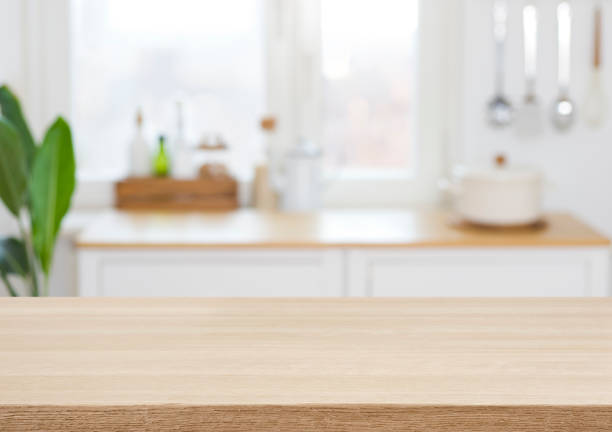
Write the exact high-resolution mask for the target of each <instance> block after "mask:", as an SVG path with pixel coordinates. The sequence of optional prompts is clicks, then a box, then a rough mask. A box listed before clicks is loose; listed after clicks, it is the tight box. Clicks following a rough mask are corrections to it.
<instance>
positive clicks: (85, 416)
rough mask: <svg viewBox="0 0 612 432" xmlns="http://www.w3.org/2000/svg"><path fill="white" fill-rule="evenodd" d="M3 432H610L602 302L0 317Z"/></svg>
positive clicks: (359, 302) (256, 306)
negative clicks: (166, 431)
mask: <svg viewBox="0 0 612 432" xmlns="http://www.w3.org/2000/svg"><path fill="white" fill-rule="evenodd" d="M0 429H1V430H2V431H3V432H7V431H34V430H36V431H39V430H44V431H48V432H54V431H62V432H72V431H79V432H82V431H85V430H86V431H105V432H109V431H131V430H155V431H157V430H181V431H196V430H198V431H249V432H257V431H313V432H314V431H326V430H331V431H334V432H338V431H352V432H355V431H357V432H360V431H366V430H367V431H371V430H384V431H422V430H430V431H436V432H439V431H443V432H447V431H448V432H450V431H453V432H455V431H470V432H480V431H483V432H484V431H487V432H491V431H493V432H510V431H512V432H517V431H518V432H523V431H525V432H526V431H529V432H534V431H536V432H537V431H550V432H553V431H554V432H570V431H571V432H575V431H580V432H590V431H610V430H612V299H512V300H510V299H331V300H319V299H259V300H257V299H150V298H149V299H111V298H81V299H68V298H66V299H60V298H55V299H54V298H50V299H26V298H24V299H0Z"/></svg>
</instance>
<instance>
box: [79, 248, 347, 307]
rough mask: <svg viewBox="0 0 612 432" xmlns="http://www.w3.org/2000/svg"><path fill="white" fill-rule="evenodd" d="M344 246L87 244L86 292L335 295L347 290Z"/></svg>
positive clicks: (83, 257) (82, 263)
mask: <svg viewBox="0 0 612 432" xmlns="http://www.w3.org/2000/svg"><path fill="white" fill-rule="evenodd" d="M343 271H344V263H343V257H342V252H341V251H339V250H316V251H297V250H235V249H233V250H219V249H214V250H193V249H187V250H180V249H130V250H118V249H87V250H82V251H80V253H79V288H80V293H79V294H80V295H81V296H118V297H121V296H126V297H138V296H145V297H155V296H161V297H331V296H341V295H343V294H345V293H344V292H343V289H344V282H343Z"/></svg>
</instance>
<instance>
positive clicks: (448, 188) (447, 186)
mask: <svg viewBox="0 0 612 432" xmlns="http://www.w3.org/2000/svg"><path fill="white" fill-rule="evenodd" d="M438 189H440V190H441V191H442V192H445V193H447V194H449V195H452V196H453V197H456V196H457V195H459V194H460V193H461V186H460V185H459V184H457V183H455V182H452V181H450V180H449V179H447V178H441V179H439V180H438Z"/></svg>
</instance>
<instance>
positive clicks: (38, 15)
mask: <svg viewBox="0 0 612 432" xmlns="http://www.w3.org/2000/svg"><path fill="white" fill-rule="evenodd" d="M320 1H325V0H294V1H288V0H266V6H265V7H266V21H267V25H266V29H267V35H266V40H267V49H266V52H267V59H266V65H267V68H268V73H267V97H268V102H267V103H268V112H269V113H270V114H272V115H274V113H278V112H283V113H285V114H284V115H283V120H282V121H279V123H278V128H277V131H276V133H274V134H272V135H271V136H270V137H269V139H268V154H269V156H270V165H271V167H272V168H273V169H279V168H280V165H281V158H282V155H283V154H284V152H285V151H286V148H285V145H286V143H293V142H295V140H296V139H297V138H298V137H299V136H301V135H304V131H305V130H309V129H310V130H319V127H320V125H319V124H318V120H317V114H316V113H317V107H318V106H320V105H319V104H320V88H319V82H320V80H319V79H313V77H315V76H317V77H318V76H320V75H319V74H320V53H318V52H317V50H318V48H317V47H316V42H317V37H318V33H317V30H318V29H317V22H318V17H315V15H314V14H317V13H318V8H317V7H313V4H318V2H320ZM70 5H71V2H70V0H54V1H53V2H50V1H48V0H21V1H20V6H19V7H18V8H15V9H17V12H15V13H18V14H19V17H15V19H17V20H18V22H19V23H21V27H22V32H21V34H20V43H21V57H22V58H21V59H19V61H20V62H21V71H22V75H21V76H19V77H16V76H15V81H17V83H18V84H17V86H16V87H17V90H18V91H20V94H23V95H24V96H23V101H24V105H25V107H26V109H27V112H28V114H29V118H30V121H31V123H32V125H33V129H34V131H35V132H36V134H37V136H39V137H40V136H41V133H42V131H43V130H44V128H45V127H46V125H48V124H49V123H50V122H51V120H52V119H53V118H54V117H55V116H57V115H58V114H60V115H64V116H65V117H67V118H70V109H71V78H70V77H71V62H70V52H71V46H70V18H71V17H70V9H71V8H70ZM462 5H463V0H461V1H447V0H428V1H420V4H419V36H418V62H417V63H418V71H417V73H416V76H417V80H418V86H417V87H418V92H415V94H416V95H417V98H418V101H417V106H418V109H417V110H416V111H417V114H416V119H415V120H416V121H415V124H416V136H415V139H416V142H417V146H416V164H417V165H418V167H417V169H416V170H415V175H414V176H412V177H408V176H404V175H400V176H390V175H381V176H375V175H373V176H364V177H362V178H355V177H354V176H348V175H342V174H340V175H339V176H337V177H336V178H334V179H332V180H331V181H330V182H329V186H328V187H327V188H326V190H325V200H324V202H325V205H326V206H331V207H334V206H349V207H350V206H352V207H357V206H358V207H366V206H373V207H381V206H385V207H400V206H406V205H414V204H434V203H436V202H437V201H438V193H437V192H438V191H437V189H438V188H437V181H438V179H439V178H440V177H441V176H442V175H444V173H445V172H446V171H447V166H448V165H450V160H451V159H453V151H456V150H453V148H452V147H453V144H454V142H455V141H456V140H458V138H455V137H458V136H459V133H458V132H459V131H458V129H459V122H458V109H457V107H458V106H459V100H460V97H461V95H460V91H459V89H460V86H459V84H460V82H461V76H460V75H461V74H460V71H461V70H462V68H461V67H460V59H461V47H462V41H461V37H459V36H460V35H462V32H461V24H462V21H463V20H462V18H461V15H462V14H461V12H462ZM11 42H13V41H12V40H9V41H7V40H6V39H4V43H11ZM1 43H3V42H0V44H1ZM315 71H316V73H315ZM7 79H8V80H9V81H10V82H12V81H11V77H10V76H8V77H7ZM298 100H300V101H301V103H297V101H298ZM308 136H312V134H309V135H308ZM407 169H408V167H407ZM90 183H91V184H92V187H89V184H90ZM112 184H113V182H112V181H108V180H104V179H96V180H89V179H86V177H85V176H83V178H82V179H81V181H80V186H81V187H80V188H79V189H80V190H79V191H78V193H77V196H76V199H75V207H79V205H81V203H83V204H82V205H84V206H88V207H91V206H92V205H95V204H97V203H98V201H97V198H96V197H95V196H93V193H94V191H95V193H96V195H98V196H99V193H100V190H101V188H103V187H104V186H106V187H105V190H109V191H110V190H112ZM102 196H103V197H104V198H100V200H99V206H100V207H104V206H109V205H112V202H108V200H109V196H112V194H109V193H103V194H102Z"/></svg>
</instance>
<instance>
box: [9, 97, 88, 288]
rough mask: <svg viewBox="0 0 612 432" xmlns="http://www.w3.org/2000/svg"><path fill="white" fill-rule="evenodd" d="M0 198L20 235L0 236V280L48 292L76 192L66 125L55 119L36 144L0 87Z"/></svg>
mask: <svg viewBox="0 0 612 432" xmlns="http://www.w3.org/2000/svg"><path fill="white" fill-rule="evenodd" d="M0 113H1V115H0V198H1V199H2V202H3V203H4V205H5V206H6V208H7V209H8V211H9V212H10V213H11V214H12V215H13V216H14V217H15V218H16V220H17V224H18V226H19V237H5V238H0V279H1V280H2V282H3V283H4V285H5V287H6V289H7V290H8V292H9V294H10V295H11V296H17V295H18V291H17V290H16V289H15V287H14V286H13V284H12V282H11V279H10V278H9V276H11V275H12V276H17V277H20V278H21V279H23V281H24V282H25V286H26V287H27V288H28V289H29V293H30V294H31V295H32V296H41V295H48V294H49V274H50V271H51V264H52V262H53V250H54V248H55V241H56V239H57V234H58V232H59V229H60V225H61V222H62V219H63V218H64V216H65V215H66V213H67V211H68V209H69V208H70V201H71V199H72V194H73V192H74V188H75V183H76V180H75V170H76V163H75V159H74V149H73V146H72V136H71V132H70V126H69V125H68V123H67V122H66V121H65V120H64V119H63V118H62V117H58V118H57V119H56V120H55V122H53V124H52V125H51V126H50V127H49V129H48V130H47V132H46V134H45V136H44V138H43V140H42V142H41V143H40V144H37V143H36V141H35V140H34V138H33V136H32V133H31V132H30V128H29V126H28V124H27V122H26V120H25V118H24V116H23V113H22V111H21V106H20V103H19V100H18V99H17V97H16V96H15V95H14V94H13V93H12V92H11V91H10V90H9V88H8V87H6V86H2V87H0Z"/></svg>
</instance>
